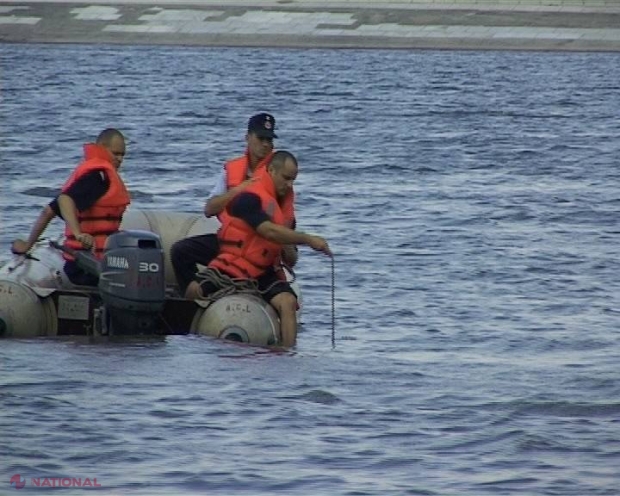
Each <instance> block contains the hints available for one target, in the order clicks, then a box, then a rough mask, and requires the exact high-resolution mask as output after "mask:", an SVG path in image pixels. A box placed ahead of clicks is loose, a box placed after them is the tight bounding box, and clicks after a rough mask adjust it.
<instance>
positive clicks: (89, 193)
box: [12, 129, 130, 286]
mask: <svg viewBox="0 0 620 496" xmlns="http://www.w3.org/2000/svg"><path fill="white" fill-rule="evenodd" d="M124 156H125V138H124V136H123V135H122V133H121V132H120V131H118V130H116V129H105V130H104V131H102V132H101V133H100V134H99V136H98V137H97V141H96V143H88V144H86V145H84V161H83V162H82V163H80V164H79V165H78V166H77V167H76V169H75V170H74V171H73V173H72V174H71V176H70V177H69V179H68V180H67V181H66V182H65V184H64V185H63V187H62V190H61V193H60V195H59V196H58V197H57V198H55V199H54V200H52V201H51V202H50V203H49V204H48V205H47V206H46V207H45V208H44V209H43V210H42V212H41V214H40V215H39V218H38V219H37V222H36V223H35V225H34V226H33V228H32V231H31V234H30V236H29V238H28V241H23V240H15V241H14V242H13V246H12V251H13V252H14V253H18V254H19V253H26V252H27V251H28V250H29V249H30V248H31V247H32V246H33V244H34V243H35V242H36V240H37V239H38V238H39V236H40V235H41V234H42V233H43V231H44V230H45V228H46V227H47V225H48V223H49V222H50V221H51V220H52V219H53V218H54V217H55V216H59V217H62V218H63V219H64V221H65V239H66V241H65V246H66V247H68V248H71V249H73V250H84V249H88V250H92V251H93V252H94V254H95V256H96V257H97V258H101V257H102V256H103V248H104V245H105V241H106V239H107V237H108V236H109V235H110V234H113V233H115V232H116V231H118V229H119V227H120V223H121V220H122V216H123V213H124V211H125V209H126V207H127V205H129V203H130V198H129V193H128V192H127V189H126V188H125V184H124V183H123V180H122V179H121V177H120V175H119V174H118V172H117V171H118V169H119V167H120V166H121V163H122V162H123V158H124ZM63 256H64V258H65V260H66V262H65V266H64V271H65V273H66V274H67V277H68V278H69V280H70V281H71V282H73V283H74V284H78V285H87V286H96V285H97V283H98V278H97V277H96V276H94V275H92V274H89V273H87V272H85V271H83V270H82V269H81V268H80V267H79V266H78V265H77V264H76V262H75V261H74V259H73V257H71V256H70V255H67V254H63Z"/></svg>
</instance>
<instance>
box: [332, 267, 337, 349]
mask: <svg viewBox="0 0 620 496" xmlns="http://www.w3.org/2000/svg"><path fill="white" fill-rule="evenodd" d="M331 259H332V349H334V348H335V347H336V257H334V255H332V257H331Z"/></svg>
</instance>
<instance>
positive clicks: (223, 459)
mask: <svg viewBox="0 0 620 496" xmlns="http://www.w3.org/2000/svg"><path fill="white" fill-rule="evenodd" d="M0 60H1V64H2V67H1V70H2V73H1V87H0V97H1V102H0V105H1V106H0V110H1V118H0V136H1V143H0V153H1V155H0V157H1V158H0V160H1V163H0V170H1V171H2V172H1V174H2V181H1V183H0V184H1V188H2V189H1V196H0V207H1V209H0V253H3V254H4V255H0V260H5V259H8V257H9V252H8V249H9V244H10V241H11V240H12V239H13V238H15V237H17V236H22V237H24V236H26V235H27V233H28V230H29V229H30V226H31V224H32V222H34V220H35V218H36V216H37V214H38V212H39V210H40V208H41V206H42V205H44V204H45V203H46V202H47V201H48V199H49V198H51V197H52V196H53V195H54V194H55V192H56V191H57V189H58V188H59V186H60V185H61V184H62V182H63V181H64V180H65V178H66V177H67V175H68V174H69V172H70V170H71V169H72V168H73V166H74V165H75V164H76V163H77V162H78V161H79V159H80V154H81V144H82V143H83V142H85V141H88V140H91V139H92V138H93V137H94V136H96V134H97V133H98V132H99V131H100V130H101V129H102V128H104V127H107V126H116V127H119V128H120V129H121V130H123V131H124V132H125V133H126V135H127V136H128V138H129V148H128V155H127V157H126V161H125V164H124V168H123V170H124V177H125V179H126V182H127V183H128V185H129V186H130V189H131V190H132V192H133V197H134V205H135V206H137V207H139V208H146V209H148V208H153V209H174V210H181V211H187V212H199V211H200V210H201V209H202V205H203V202H204V199H205V197H206V195H207V193H208V191H209V190H210V188H211V186H212V184H213V179H214V176H215V174H216V172H217V171H218V170H219V168H220V167H221V164H222V163H223V162H224V160H226V159H227V158H230V157H232V156H235V155H236V154H238V153H240V152H241V151H242V150H243V146H244V141H243V139H244V131H245V124H246V121H247V118H248V117H249V116H250V115H251V114H252V113H254V112H256V111H261V110H267V111H271V112H273V113H274V114H275V116H276V118H277V120H278V128H279V135H280V139H279V140H278V141H277V145H278V147H279V148H286V149H290V150H292V151H293V152H295V153H296V154H297V155H298V157H299V160H300V165H301V169H300V175H299V178H298V181H297V183H296V189H297V197H298V218H299V228H300V229H302V230H306V231H309V232H314V233H318V234H322V235H324V236H325V237H327V238H328V239H329V241H330V242H331V244H332V247H333V249H334V251H335V252H336V254H337V256H336V289H335V294H336V338H337V342H336V347H335V349H332V347H331V343H330V334H331V300H330V289H331V272H330V264H329V261H328V260H327V259H326V258H325V257H323V256H320V255H317V254H315V253H313V252H311V251H310V250H309V249H305V248H304V249H302V256H301V261H300V265H299V267H298V271H297V272H298V276H299V281H300V285H301V287H302V289H303V291H304V302H305V309H304V316H303V328H302V330H301V334H300V337H299V341H298V345H297V348H296V350H295V351H294V352H291V353H289V354H275V353H267V352H265V351H263V350H257V349H253V348H247V347H239V346H236V345H233V344H228V343H222V342H215V341H212V340H209V339H207V338H200V337H191V336H179V337H171V338H168V339H165V340H161V341H156V342H134V343H97V344H93V343H86V342H83V341H80V340H77V339H68V340H63V341H52V340H32V341H2V342H1V343H0V345H1V346H0V367H1V369H0V372H1V376H0V385H1V386H0V387H1V389H0V412H1V414H0V456H1V457H2V460H3V462H2V476H1V479H0V494H9V493H10V494H13V493H16V492H17V491H16V490H15V489H12V488H11V487H10V486H9V479H10V478H11V476H13V475H14V474H20V475H21V476H22V477H23V478H25V480H26V482H27V484H26V487H25V488H24V489H22V490H21V491H20V492H19V494H22V493H23V494H30V493H44V494H47V493H48V492H50V490H49V489H44V488H35V487H32V482H31V479H32V478H44V477H75V478H77V477H82V478H85V477H90V478H95V477H96V478H97V482H98V483H99V484H101V486H102V487H101V490H100V492H101V493H103V494H145V495H146V494H148V495H176V494H209V495H215V494H217V495H231V494H244V495H272V494H286V495H297V494H299V495H326V496H327V495H377V496H380V495H381V496H383V495H388V494H389V495H407V494H408V495H441V496H445V495H455V496H457V495H472V496H480V495H485V494H488V495H493V496H495V495H512V494H518V495H559V496H570V495H575V496H586V495H587V496H591V495H618V494H620V489H618V488H619V487H620V475H619V474H620V472H619V468H618V467H620V381H619V380H618V379H619V375H620V369H619V364H620V334H619V332H620V331H619V327H620V326H619V323H620V283H619V275H620V260H619V257H618V253H619V250H618V246H619V244H620V229H619V227H618V220H619V215H618V212H619V210H620V188H619V186H620V185H619V179H620V172H619V167H618V166H619V160H620V159H619V157H620V139H619V136H620V119H619V118H618V116H619V114H620V55H618V54H600V53H596V54H595V53H592V54H589V53H544V52H541V53H531V52H528V53H519V52H509V53H506V52H447V51H444V52H440V51H438V52H433V51H426V52H415V51H380V50H378V51H372V50H368V51H361V50H360V51H357V50H341V51H336V50H334V51H330V50H275V49H274V50H267V49H260V50H259V49H222V48H217V49H205V48H182V47H177V48H162V47H153V48H150V47H88V46H70V45H67V46H36V45H0ZM60 227H61V226H60V224H59V223H55V224H54V225H53V226H52V227H50V229H49V233H50V234H58V233H59V232H60ZM2 480H3V481H4V482H2ZM61 492H67V493H71V494H77V493H79V491H70V490H68V489H66V490H61ZM84 492H85V493H89V492H92V490H90V491H84Z"/></svg>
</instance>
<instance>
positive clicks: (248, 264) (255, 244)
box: [209, 174, 286, 279]
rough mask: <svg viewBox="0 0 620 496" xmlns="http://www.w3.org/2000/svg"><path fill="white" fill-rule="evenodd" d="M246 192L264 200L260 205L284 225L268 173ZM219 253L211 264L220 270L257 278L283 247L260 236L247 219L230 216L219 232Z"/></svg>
mask: <svg viewBox="0 0 620 496" xmlns="http://www.w3.org/2000/svg"><path fill="white" fill-rule="evenodd" d="M245 192H246V193H254V194H256V195H257V196H258V197H259V198H260V200H261V208H262V209H263V211H265V212H266V213H267V215H269V217H270V219H271V221H272V222H273V223H275V224H279V225H281V226H284V225H285V224H286V218H285V216H284V213H283V212H282V209H281V208H280V205H279V204H278V201H277V199H276V192H275V186H274V184H273V179H272V178H271V176H270V175H269V174H264V175H262V176H261V178H260V180H259V181H256V182H255V183H253V184H251V185H250V186H249V187H248V188H247V189H246V190H245ZM217 237H218V240H219V242H220V252H219V254H218V256H217V257H215V258H214V259H213V260H212V261H211V263H210V264H209V267H213V268H215V269H218V270H221V271H223V272H225V273H227V274H229V275H230V276H232V277H236V278H240V279H256V278H257V277H259V276H261V275H262V274H263V273H264V272H265V271H266V270H267V269H268V268H269V267H271V266H273V265H274V263H275V262H276V260H277V259H278V257H279V255H280V251H281V249H282V246H281V245H280V244H279V243H274V242H273V241H269V240H268V239H265V238H263V237H262V236H260V235H259V234H258V233H257V232H256V231H255V230H254V229H253V228H252V227H251V226H249V225H248V224H247V223H246V222H245V221H243V220H241V219H239V218H237V217H233V216H232V215H228V217H227V219H226V220H225V222H224V223H223V224H222V226H221V227H220V229H219V230H218V233H217Z"/></svg>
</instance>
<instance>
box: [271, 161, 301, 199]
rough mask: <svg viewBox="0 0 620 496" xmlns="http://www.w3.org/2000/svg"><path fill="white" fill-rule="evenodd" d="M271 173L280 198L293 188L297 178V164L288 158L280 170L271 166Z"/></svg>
mask: <svg viewBox="0 0 620 496" xmlns="http://www.w3.org/2000/svg"><path fill="white" fill-rule="evenodd" d="M269 173H270V174H271V177H272V178H273V184H274V185H275V187H276V195H278V198H279V199H281V198H284V197H285V196H286V194H287V193H288V192H289V191H290V190H291V189H292V188H293V183H294V182H295V179H297V166H296V165H295V162H293V161H292V160H291V159H287V160H286V162H284V165H283V166H282V167H280V169H279V170H276V169H274V168H273V167H270V169H269Z"/></svg>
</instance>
